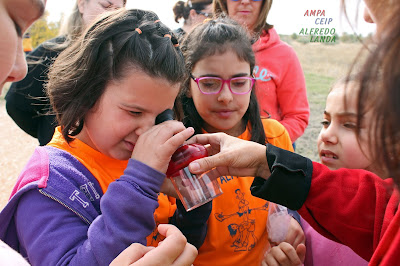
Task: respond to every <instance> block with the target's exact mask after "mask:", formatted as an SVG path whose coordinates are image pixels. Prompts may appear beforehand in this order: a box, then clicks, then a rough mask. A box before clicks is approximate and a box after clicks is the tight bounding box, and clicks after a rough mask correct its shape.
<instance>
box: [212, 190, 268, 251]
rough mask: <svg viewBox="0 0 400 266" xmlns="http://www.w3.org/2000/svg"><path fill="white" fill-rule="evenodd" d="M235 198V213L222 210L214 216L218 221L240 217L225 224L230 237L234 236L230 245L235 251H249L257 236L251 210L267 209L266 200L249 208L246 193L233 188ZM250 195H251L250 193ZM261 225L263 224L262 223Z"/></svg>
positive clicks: (255, 242)
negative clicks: (233, 221) (235, 221)
mask: <svg viewBox="0 0 400 266" xmlns="http://www.w3.org/2000/svg"><path fill="white" fill-rule="evenodd" d="M235 194H236V199H237V200H238V205H237V206H238V211H237V212H235V213H230V214H224V213H223V212H220V213H215V214H214V216H215V218H216V219H217V220H218V221H219V222H224V221H225V220H228V222H229V219H230V218H232V217H234V218H236V219H235V220H237V217H238V218H240V219H239V220H237V221H238V222H237V223H230V224H228V225H227V229H228V231H229V233H230V235H231V237H232V238H234V240H233V242H232V245H231V247H232V248H233V249H234V251H235V252H238V251H250V250H252V249H253V248H254V247H255V245H256V244H257V240H258V239H257V237H256V235H255V234H254V231H255V228H256V220H255V219H252V218H254V217H252V212H254V211H268V202H266V203H265V204H264V205H262V206H260V207H256V208H253V209H251V208H250V206H249V201H248V200H246V199H245V195H246V193H244V192H242V191H241V190H240V189H236V190H235ZM250 196H251V195H250ZM261 226H265V225H264V224H263V225H261Z"/></svg>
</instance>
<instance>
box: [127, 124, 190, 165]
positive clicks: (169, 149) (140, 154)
mask: <svg viewBox="0 0 400 266" xmlns="http://www.w3.org/2000/svg"><path fill="white" fill-rule="evenodd" d="M193 133H194V129H193V128H191V127H190V128H185V126H184V125H183V124H182V123H181V122H178V121H166V122H163V123H161V124H159V125H156V126H153V127H152V128H150V129H149V130H147V131H146V132H144V133H143V134H141V135H140V136H139V138H138V139H137V141H136V144H135V148H134V149H133V152H132V156H131V158H133V159H136V160H138V161H140V162H142V163H145V164H147V165H148V166H150V167H152V168H154V169H156V170H158V171H160V172H162V173H165V172H166V171H167V168H168V163H169V161H170V160H171V156H172V154H173V153H174V152H175V151H176V150H177V149H178V148H179V146H180V145H182V144H183V143H184V141H185V140H186V139H188V138H189V137H190V136H192V135H193Z"/></svg>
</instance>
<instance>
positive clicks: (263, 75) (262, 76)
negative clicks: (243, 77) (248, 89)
mask: <svg viewBox="0 0 400 266" xmlns="http://www.w3.org/2000/svg"><path fill="white" fill-rule="evenodd" d="M253 75H254V78H255V79H256V80H260V81H270V80H271V78H273V77H274V76H273V74H272V73H271V71H269V70H268V69H266V68H264V67H263V68H261V70H260V67H259V66H254V70H253Z"/></svg>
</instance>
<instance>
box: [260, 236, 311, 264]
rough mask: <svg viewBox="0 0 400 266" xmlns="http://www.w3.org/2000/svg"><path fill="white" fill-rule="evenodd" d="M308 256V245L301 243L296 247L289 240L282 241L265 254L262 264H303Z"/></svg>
mask: <svg viewBox="0 0 400 266" xmlns="http://www.w3.org/2000/svg"><path fill="white" fill-rule="evenodd" d="M305 257H306V246H305V245H304V244H299V245H298V246H297V248H296V249H295V248H294V247H293V246H292V245H290V244H289V243H287V242H282V243H280V244H279V245H278V246H275V247H272V248H271V249H270V250H268V251H267V252H266V253H265V255H264V260H263V262H262V263H261V265H262V266H275V265H287V266H291V265H293V266H298V265H302V264H303V262H304V259H305Z"/></svg>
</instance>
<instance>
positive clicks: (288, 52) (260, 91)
mask: <svg viewBox="0 0 400 266" xmlns="http://www.w3.org/2000/svg"><path fill="white" fill-rule="evenodd" d="M253 50H254V53H255V56H256V66H255V68H254V75H255V77H256V79H257V83H256V90H257V98H258V102H259V104H260V114H261V115H262V116H267V117H268V115H270V116H271V117H272V118H273V119H276V120H278V121H279V122H281V124H282V125H283V126H284V127H285V128H286V130H287V131H288V132H289V135H290V138H291V140H292V142H295V141H296V140H297V139H298V138H299V137H300V136H301V135H303V133H304V130H305V129H306V127H307V125H308V118H309V116H310V108H309V106H308V100H307V91H306V84H305V80H304V74H303V70H302V68H301V65H300V62H299V59H298V58H297V55H296V52H295V51H294V50H293V48H292V47H290V46H289V45H287V44H286V43H284V42H282V41H281V40H280V39H279V35H278V34H277V33H276V31H275V29H273V28H272V29H270V30H269V31H268V32H266V31H263V33H262V35H261V37H260V38H259V39H258V40H257V41H256V42H255V43H254V44H253Z"/></svg>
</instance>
